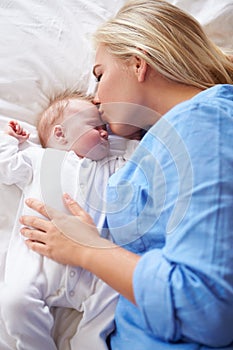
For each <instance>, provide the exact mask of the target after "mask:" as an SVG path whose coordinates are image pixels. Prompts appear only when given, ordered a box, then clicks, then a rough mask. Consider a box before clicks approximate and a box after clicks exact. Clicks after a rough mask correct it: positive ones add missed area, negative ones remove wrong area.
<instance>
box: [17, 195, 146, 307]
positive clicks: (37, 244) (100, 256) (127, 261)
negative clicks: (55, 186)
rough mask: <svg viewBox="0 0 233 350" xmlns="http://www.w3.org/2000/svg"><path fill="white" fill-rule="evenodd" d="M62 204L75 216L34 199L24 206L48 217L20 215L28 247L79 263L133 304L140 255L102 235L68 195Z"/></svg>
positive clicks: (57, 258)
mask: <svg viewBox="0 0 233 350" xmlns="http://www.w3.org/2000/svg"><path fill="white" fill-rule="evenodd" d="M64 201H65V204H66V205H67V207H68V209H69V210H70V212H71V213H72V214H73V215H74V216H72V215H67V214H64V213H62V212H59V211H57V210H55V209H53V208H50V207H46V206H45V204H43V203H41V202H39V201H37V200H36V199H28V200H27V201H26V203H27V205H28V206H29V207H30V208H31V209H34V210H36V211H37V212H38V213H40V214H41V215H43V216H45V218H47V219H41V218H39V217H36V216H22V217H21V219H20V222H21V223H22V224H23V225H25V227H23V228H22V229H21V233H22V235H23V236H24V237H26V238H27V240H26V244H27V246H28V247H29V248H30V249H32V250H34V251H35V252H37V253H40V254H42V255H45V256H47V257H48V258H51V259H53V260H56V261H57V262H60V263H62V264H68V265H73V266H80V267H82V268H84V269H87V270H89V271H90V272H92V273H94V274H95V275H96V276H98V277H99V278H101V279H102V280H103V281H105V282H106V283H107V284H109V285H110V286H111V287H112V288H113V289H115V290H116V291H118V292H119V293H120V294H122V295H124V296H125V297H126V298H127V299H129V300H130V301H131V302H133V303H135V300H134V293H133V273H134V269H135V266H136V264H137V262H138V260H139V259H140V257H139V256H137V255H136V254H133V253H131V252H128V251H127V250H125V249H123V248H121V247H118V246H117V245H115V244H114V243H112V242H110V241H108V240H106V239H104V238H101V237H100V236H99V233H98V231H97V228H96V227H95V225H94V223H93V221H92V219H91V217H90V216H89V215H88V214H87V213H86V212H85V211H84V210H83V209H82V208H81V207H80V206H79V205H78V204H77V203H76V202H75V201H73V200H72V199H71V198H70V197H69V196H67V195H66V196H64Z"/></svg>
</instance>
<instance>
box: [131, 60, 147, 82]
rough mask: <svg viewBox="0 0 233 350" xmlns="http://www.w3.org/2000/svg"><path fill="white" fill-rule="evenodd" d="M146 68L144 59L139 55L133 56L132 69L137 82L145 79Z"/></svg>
mask: <svg viewBox="0 0 233 350" xmlns="http://www.w3.org/2000/svg"><path fill="white" fill-rule="evenodd" d="M147 69H148V65H147V63H146V61H145V60H144V59H143V58H141V57H138V56H135V57H134V71H135V74H136V76H137V79H138V82H139V83H142V82H143V81H144V80H145V77H146V73H147Z"/></svg>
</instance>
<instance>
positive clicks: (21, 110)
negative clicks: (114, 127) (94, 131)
mask: <svg viewBox="0 0 233 350" xmlns="http://www.w3.org/2000/svg"><path fill="white" fill-rule="evenodd" d="M169 1H170V2H171V3H173V4H175V5H177V6H180V7H181V8H183V9H185V10H187V11H188V12H190V13H191V14H193V15H194V16H195V17H196V18H197V19H198V20H199V21H200V22H201V23H202V24H203V25H204V27H205V29H206V32H207V34H209V35H210V37H211V38H212V39H213V40H214V41H215V42H216V44H218V45H219V46H220V47H221V48H223V49H228V51H229V52H231V53H233V40H232V33H233V9H232V7H233V1H232V0H221V1H218V0H206V1H203V0H195V1H194V0H169ZM124 2H125V0H111V1H109V0H96V1H92V0H59V1H53V0H46V1H45V0H32V1H28V0H14V1H6V0H2V1H1V2H0V47H1V55H0V129H2V128H3V127H4V125H5V123H6V122H7V120H8V119H9V118H15V119H18V120H20V121H24V122H25V126H27V129H30V132H31V137H30V140H31V141H32V142H35V143H38V139H37V134H36V132H35V127H34V126H35V124H36V116H37V114H38V113H39V112H40V111H41V110H42V109H44V107H45V106H46V105H47V102H48V97H50V96H52V94H55V93H57V92H60V91H63V90H64V89H66V88H76V87H77V88H84V89H89V90H90V91H93V89H94V79H93V78H92V76H91V74H90V72H91V69H90V68H91V65H92V62H93V51H92V46H91V40H90V37H91V33H93V32H94V30H95V28H96V27H97V26H98V25H99V24H100V23H101V22H102V21H104V20H105V19H106V18H108V17H109V16H111V15H112V14H114V13H115V12H116V11H117V10H118V8H119V7H120V6H121V5H122V4H123V3H124ZM20 195H21V193H20V190H19V189H18V188H17V187H16V186H14V185H10V186H6V185H2V184H0V212H1V215H0V236H1V240H0V242H1V243H0V281H1V280H2V278H3V274H4V266H5V255H6V250H7V247H8V244H9V237H10V233H11V231H12V228H13V223H14V218H15V215H16V212H17V208H18V204H19V199H20ZM55 313H56V315H57V319H59V322H58V328H57V332H56V336H57V339H58V348H59V350H68V349H69V348H70V342H69V341H67V340H66V339H67V337H68V335H69V334H70V331H71V332H72V333H73V332H74V331H75V329H76V323H77V322H76V321H77V315H76V312H73V311H71V310H66V311H64V309H63V310H62V311H60V309H56V310H55ZM1 323H2V319H1V317H0V329H1V328H2V327H1ZM68 325H69V327H68ZM0 338H1V339H3V335H2V334H1V333H0ZM7 349H8V347H7V345H4V347H3V350H7ZM11 349H12V347H11Z"/></svg>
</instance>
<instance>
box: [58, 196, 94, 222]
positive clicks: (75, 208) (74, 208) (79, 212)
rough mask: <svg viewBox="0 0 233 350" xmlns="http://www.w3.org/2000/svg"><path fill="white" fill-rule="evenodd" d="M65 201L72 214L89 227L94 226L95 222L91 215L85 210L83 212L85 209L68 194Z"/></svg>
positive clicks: (64, 197)
mask: <svg viewBox="0 0 233 350" xmlns="http://www.w3.org/2000/svg"><path fill="white" fill-rule="evenodd" d="M63 199H64V202H65V205H66V206H67V208H68V209H69V211H70V212H71V214H73V215H75V216H77V217H79V219H80V220H82V221H83V222H85V223H87V224H89V225H94V222H93V220H92V218H91V217H90V215H89V214H88V213H87V212H86V211H85V210H83V208H82V207H80V205H79V204H78V203H77V202H75V201H74V200H73V199H72V198H71V197H70V196H69V195H68V194H67V193H65V194H64V195H63Z"/></svg>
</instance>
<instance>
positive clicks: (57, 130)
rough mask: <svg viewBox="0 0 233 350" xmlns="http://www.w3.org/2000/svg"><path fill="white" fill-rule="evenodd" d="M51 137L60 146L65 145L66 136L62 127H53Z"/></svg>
mask: <svg viewBox="0 0 233 350" xmlns="http://www.w3.org/2000/svg"><path fill="white" fill-rule="evenodd" d="M53 136H54V139H55V140H56V141H57V142H58V143H60V144H61V145H64V144H66V143H67V140H66V135H65V128H64V127H63V126H62V125H55V126H54V128H53Z"/></svg>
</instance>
